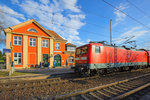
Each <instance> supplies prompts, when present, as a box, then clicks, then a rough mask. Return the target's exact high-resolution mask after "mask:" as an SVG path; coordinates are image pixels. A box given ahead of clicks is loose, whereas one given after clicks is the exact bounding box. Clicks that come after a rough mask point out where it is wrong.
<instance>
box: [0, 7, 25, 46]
mask: <svg viewBox="0 0 150 100" xmlns="http://www.w3.org/2000/svg"><path fill="white" fill-rule="evenodd" d="M0 11H1V12H0V25H1V26H2V27H3V28H7V27H11V26H13V25H16V24H19V23H21V22H20V21H19V19H22V20H24V19H25V17H24V15H23V14H20V13H18V12H16V11H14V10H13V9H11V8H9V7H7V6H4V5H0ZM0 37H1V39H0V45H2V44H3V43H5V38H6V37H5V35H4V32H2V31H1V32H0Z"/></svg>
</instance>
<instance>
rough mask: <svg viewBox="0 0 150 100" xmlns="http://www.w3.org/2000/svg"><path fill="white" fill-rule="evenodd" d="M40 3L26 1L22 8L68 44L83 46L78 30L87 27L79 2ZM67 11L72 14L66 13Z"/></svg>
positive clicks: (21, 5)
mask: <svg viewBox="0 0 150 100" xmlns="http://www.w3.org/2000/svg"><path fill="white" fill-rule="evenodd" d="M40 2H42V3H39V2H35V1H30V0H26V1H24V2H22V3H21V4H20V7H21V8H22V9H23V10H24V11H25V13H26V14H27V15H29V16H30V17H33V18H35V20H37V21H38V22H39V23H40V24H41V25H43V26H44V27H47V28H48V29H51V30H53V31H55V32H56V33H58V34H59V35H60V36H62V37H63V38H65V39H67V40H68V42H71V43H75V44H76V45H78V44H82V43H80V42H78V41H79V40H80V38H79V36H78V35H79V32H78V29H80V28H81V27H82V26H83V25H85V23H84V22H82V20H84V19H85V14H83V13H82V12H81V10H80V9H79V8H80V7H78V6H77V5H76V3H77V0H69V1H68V0H52V2H48V1H43V0H40ZM33 5H34V6H33ZM66 10H70V12H69V13H66ZM64 13H65V14H64Z"/></svg>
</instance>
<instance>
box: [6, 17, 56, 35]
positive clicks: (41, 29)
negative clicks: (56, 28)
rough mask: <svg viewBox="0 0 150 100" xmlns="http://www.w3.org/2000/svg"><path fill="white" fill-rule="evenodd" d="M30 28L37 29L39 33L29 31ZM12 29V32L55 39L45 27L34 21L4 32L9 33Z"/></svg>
mask: <svg viewBox="0 0 150 100" xmlns="http://www.w3.org/2000/svg"><path fill="white" fill-rule="evenodd" d="M30 28H33V29H35V30H36V31H37V33H35V32H31V31H28V30H29V29H30ZM10 29H11V30H12V32H18V33H26V34H34V35H42V36H47V37H49V36H50V37H54V36H53V34H50V33H49V32H48V31H47V30H46V29H45V28H44V27H43V26H41V25H40V24H39V23H38V22H36V21H35V20H34V19H31V20H28V21H26V22H23V23H20V24H17V25H14V26H12V27H9V28H7V29H5V30H4V32H7V31H9V30H10Z"/></svg>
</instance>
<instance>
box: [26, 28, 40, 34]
mask: <svg viewBox="0 0 150 100" xmlns="http://www.w3.org/2000/svg"><path fill="white" fill-rule="evenodd" d="M27 31H29V32H34V33H38V31H37V30H36V29H34V28H29V29H28V30H27Z"/></svg>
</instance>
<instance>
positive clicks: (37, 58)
mask: <svg viewBox="0 0 150 100" xmlns="http://www.w3.org/2000/svg"><path fill="white" fill-rule="evenodd" d="M30 28H34V29H36V30H37V31H38V33H35V32H29V31H28V29H30ZM11 35H12V36H11ZM14 36H19V37H21V41H22V43H21V45H14V39H13V38H14ZM30 38H35V39H36V46H35V47H32V46H29V39H30ZM11 40H12V48H13V49H12V60H14V58H13V57H14V53H21V55H22V56H21V57H22V64H19V65H14V66H15V68H29V67H31V66H35V65H40V63H42V62H43V54H48V58H49V59H48V61H49V62H50V67H53V61H54V56H55V55H57V54H59V55H60V56H61V66H66V61H68V58H69V56H75V55H74V54H65V53H64V52H65V51H66V45H65V43H66V41H65V42H64V41H54V38H52V37H51V36H49V35H48V34H47V33H45V32H44V31H43V30H42V29H41V28H39V27H38V26H37V25H35V24H34V23H30V24H26V25H24V26H22V27H20V28H16V29H13V30H12V31H9V32H6V47H7V49H10V42H11ZM43 40H48V41H49V42H48V48H46V47H43V45H42V42H43ZM55 43H60V49H59V50H57V49H55ZM6 57H7V59H6V66H7V69H9V67H10V59H11V58H10V57H11V54H10V53H7V54H6ZM68 65H74V63H71V64H70V63H69V61H68Z"/></svg>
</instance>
